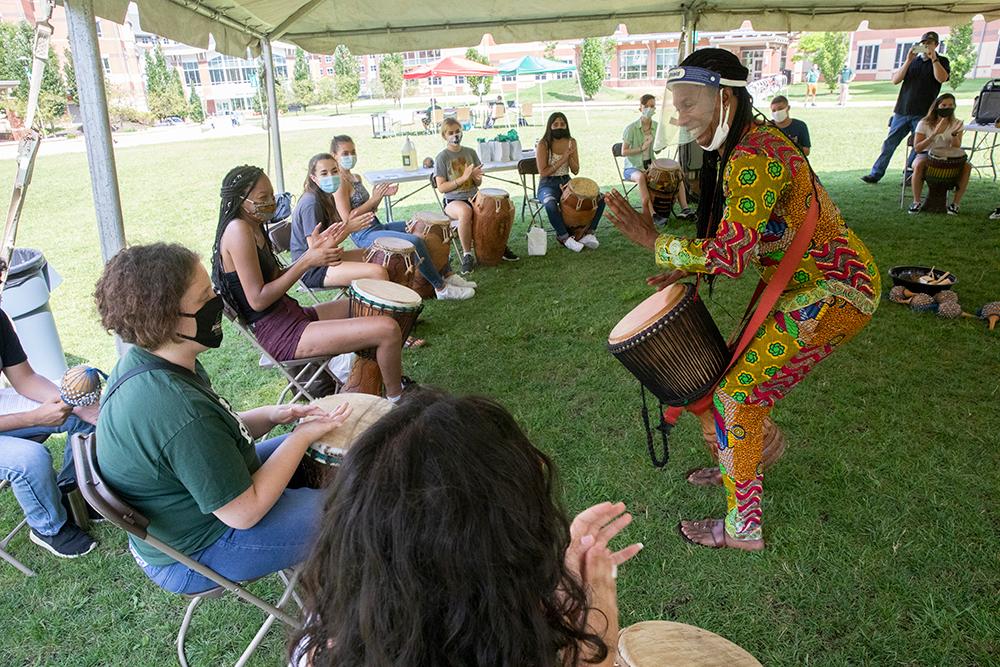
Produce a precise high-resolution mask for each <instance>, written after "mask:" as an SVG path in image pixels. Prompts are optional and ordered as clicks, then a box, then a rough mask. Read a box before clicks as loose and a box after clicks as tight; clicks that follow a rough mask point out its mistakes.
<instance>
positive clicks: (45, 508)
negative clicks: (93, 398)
mask: <svg viewBox="0 0 1000 667" xmlns="http://www.w3.org/2000/svg"><path fill="white" fill-rule="evenodd" d="M0 368H2V370H3V374H4V376H5V377H6V378H7V381H8V382H10V385H11V387H12V388H13V390H14V391H15V392H17V393H18V394H19V395H21V396H23V397H24V398H26V399H29V400H30V401H33V402H36V403H39V405H38V406H37V407H34V408H32V409H30V410H23V411H20V412H13V413H10V414H5V415H0V480H5V481H7V482H10V486H11V489H12V490H13V491H14V497H15V498H16V499H17V502H18V504H19V505H20V506H21V509H23V510H24V517H25V519H27V521H28V528H29V529H30V531H31V532H30V534H29V535H28V539H30V540H31V541H32V542H34V543H35V544H37V545H38V546H40V547H42V548H43V549H45V550H46V551H48V552H49V553H51V554H53V555H55V556H58V557H60V558H76V557H78V556H82V555H84V554H87V553H90V552H91V551H92V550H93V548H94V547H95V546H97V543H96V542H94V539H93V538H92V537H91V536H90V535H88V534H87V533H85V532H83V531H82V530H80V528H79V527H78V526H77V525H76V524H75V523H73V521H72V520H70V519H69V517H68V514H67V511H66V507H67V506H68V504H69V503H68V501H67V500H66V498H65V494H66V493H67V492H69V491H72V490H73V489H75V488H76V471H75V470H74V468H73V455H72V453H71V451H70V447H69V438H70V437H71V436H72V435H73V434H74V433H93V431H94V424H95V423H97V405H91V406H87V407H78V408H74V407H72V406H70V405H67V404H66V403H65V402H63V400H62V398H61V396H60V393H59V388H58V387H56V386H55V385H54V384H52V381H51V380H49V379H48V378H45V377H42V376H41V375H39V374H38V373H36V372H35V371H34V369H32V367H31V364H30V363H28V356H27V355H26V354H25V353H24V348H23V347H21V341H20V340H19V339H18V337H17V333H16V332H15V331H14V325H13V324H11V321H10V319H9V318H8V317H7V314H6V313H0ZM55 433H65V434H66V449H65V450H64V454H63V463H62V470H61V471H60V472H59V475H58V476H56V474H55V471H54V470H53V469H52V455H51V454H49V450H48V449H46V448H45V445H44V444H42V443H43V442H45V440H46V439H47V438H48V437H49V436H50V435H53V434H55Z"/></svg>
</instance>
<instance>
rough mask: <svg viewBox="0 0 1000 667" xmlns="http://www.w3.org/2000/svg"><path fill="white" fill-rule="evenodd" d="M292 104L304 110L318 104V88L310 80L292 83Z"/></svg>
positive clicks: (299, 80) (298, 80)
mask: <svg viewBox="0 0 1000 667" xmlns="http://www.w3.org/2000/svg"><path fill="white" fill-rule="evenodd" d="M291 101H292V102H294V103H295V104H298V105H299V106H301V107H302V109H303V110H305V109H306V107H310V106H312V105H314V104H316V88H315V86H313V82H312V81H310V80H309V79H297V80H295V81H292V100H291Z"/></svg>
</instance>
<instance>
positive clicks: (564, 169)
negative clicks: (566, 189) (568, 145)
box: [549, 151, 569, 177]
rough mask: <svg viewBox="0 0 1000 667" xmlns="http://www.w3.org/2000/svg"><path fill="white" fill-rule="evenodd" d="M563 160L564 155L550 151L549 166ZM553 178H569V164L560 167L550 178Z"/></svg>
mask: <svg viewBox="0 0 1000 667" xmlns="http://www.w3.org/2000/svg"><path fill="white" fill-rule="evenodd" d="M562 158H563V156H562V155H560V154H558V153H553V152H552V151H549V166H550V167H551V166H552V165H554V164H555V163H556V162H558V161H559V160H561V159H562ZM553 176H569V162H566V163H565V164H564V165H563V166H561V167H559V168H558V169H556V170H555V171H553V172H552V173H551V174H549V177H553Z"/></svg>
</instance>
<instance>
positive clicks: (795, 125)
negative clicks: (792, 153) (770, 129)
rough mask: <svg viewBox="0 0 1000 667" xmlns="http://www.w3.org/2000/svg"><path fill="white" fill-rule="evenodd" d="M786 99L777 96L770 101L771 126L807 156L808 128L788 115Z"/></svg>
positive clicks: (810, 143) (810, 144)
mask: <svg viewBox="0 0 1000 667" xmlns="http://www.w3.org/2000/svg"><path fill="white" fill-rule="evenodd" d="M789 106H790V105H789V104H788V98H787V97H785V96H784V95H777V96H775V98H774V99H773V100H771V124H772V125H774V126H775V127H776V128H778V129H779V130H781V133H782V134H784V135H785V136H786V137H788V138H789V139H791V140H792V143H793V144H795V145H796V146H798V147H799V150H801V151H802V154H803V155H809V149H810V147H811V146H812V142H811V141H810V140H809V127H808V126H807V125H806V124H805V123H804V122H803V121H801V120H799V119H798V118H792V117H791V115H790V114H789Z"/></svg>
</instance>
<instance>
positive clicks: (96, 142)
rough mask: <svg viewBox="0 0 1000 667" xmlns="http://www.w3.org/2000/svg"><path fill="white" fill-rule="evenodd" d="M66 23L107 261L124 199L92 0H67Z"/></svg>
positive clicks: (119, 230)
mask: <svg viewBox="0 0 1000 667" xmlns="http://www.w3.org/2000/svg"><path fill="white" fill-rule="evenodd" d="M63 7H64V8H65V10H66V25H67V28H68V31H69V43H70V47H71V48H72V53H73V62H74V64H75V65H76V87H77V91H78V94H79V96H80V97H79V99H80V115H81V116H82V117H83V129H84V132H83V141H84V144H85V145H86V148H87V164H88V166H89V167H90V187H91V191H92V192H93V196H94V209H95V213H96V214H97V230H98V234H99V236H100V240H101V256H102V257H103V259H104V261H105V262H107V261H108V260H110V259H111V258H112V257H114V256H115V255H116V254H117V253H118V251H119V250H121V249H122V248H123V247H124V246H125V226H124V223H123V222H122V201H121V195H120V194H119V192H118V172H117V169H116V167H115V153H114V148H113V147H112V139H111V122H110V121H109V120H108V98H107V93H106V91H105V90H104V68H103V67H102V66H101V54H100V50H99V49H98V46H97V27H96V26H97V23H96V21H95V16H94V2H93V0H65V1H64V2H63Z"/></svg>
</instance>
